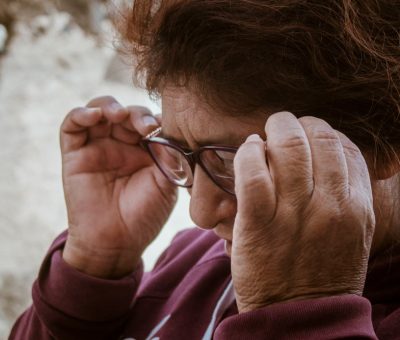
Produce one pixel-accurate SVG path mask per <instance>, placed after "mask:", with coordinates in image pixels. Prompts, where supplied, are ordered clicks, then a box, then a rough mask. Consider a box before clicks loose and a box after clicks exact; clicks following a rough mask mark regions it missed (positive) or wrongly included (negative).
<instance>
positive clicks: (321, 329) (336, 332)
mask: <svg viewBox="0 0 400 340" xmlns="http://www.w3.org/2000/svg"><path fill="white" fill-rule="evenodd" d="M214 339H215V340H227V339H229V340H234V339H241V340H247V339H249V340H250V339H251V340H257V339H296V340H303V339H304V340H305V339H307V340H309V339H377V336H376V335H375V332H374V328H373V324H372V317H371V305H370V302H369V301H368V300H367V299H365V298H363V297H360V296H357V295H341V296H332V297H324V298H316V299H309V300H302V301H290V302H283V303H277V304H272V305H270V306H267V307H264V308H260V309H257V310H254V311H250V312H245V313H241V314H237V315H234V316H231V317H228V318H226V319H224V320H223V321H222V322H221V323H220V324H219V325H218V327H217V328H216V330H215V333H214Z"/></svg>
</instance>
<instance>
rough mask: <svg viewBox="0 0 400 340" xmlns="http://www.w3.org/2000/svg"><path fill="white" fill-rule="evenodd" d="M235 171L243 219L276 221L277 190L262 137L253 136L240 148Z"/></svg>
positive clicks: (238, 199)
mask: <svg viewBox="0 0 400 340" xmlns="http://www.w3.org/2000/svg"><path fill="white" fill-rule="evenodd" d="M234 170H235V192H236V198H237V202H238V214H239V215H240V217H241V218H242V219H243V218H246V219H247V218H251V219H253V218H257V216H259V217H260V218H262V220H264V221H269V220H270V219H272V217H273V214H274V211H275V206H276V198H275V190H274V185H273V182H272V178H271V174H270V171H269V168H268V165H267V159H266V144H265V142H264V141H263V140H262V139H261V138H260V136H258V135H250V136H249V137H248V138H247V140H246V142H245V143H244V144H242V145H241V146H240V148H239V150H238V152H237V153H236V156H235V159H234ZM261 215H262V216H261ZM251 224H252V223H251V222H250V225H251Z"/></svg>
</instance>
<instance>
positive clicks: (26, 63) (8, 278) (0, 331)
mask: <svg viewBox="0 0 400 340" xmlns="http://www.w3.org/2000/svg"><path fill="white" fill-rule="evenodd" d="M118 5H119V4H118V3H116V0H113V1H112V3H111V1H107V0H0V339H6V338H7V336H8V334H9V331H10V328H11V326H12V324H13V323H14V322H15V320H16V318H17V317H18V315H20V314H21V313H22V312H23V311H24V310H25V309H26V308H27V307H28V306H29V305H30V303H31V285H32V283H33V281H34V279H35V277H36V275H37V272H38V270H39V266H40V263H41V260H42V258H43V256H44V255H45V253H46V250H47V249H48V247H49V245H50V243H51V242H52V240H53V239H54V238H55V237H56V236H57V235H58V234H59V233H61V232H62V231H63V230H64V229H65V228H66V227H67V220H66V209H65V203H64V197H63V191H62V182H61V157H60V152H59V139H58V133H59V126H60V124H61V122H62V120H63V118H64V116H65V115H66V114H67V113H68V111H69V110H70V109H72V108H73V107H76V106H83V105H85V104H86V103H87V102H88V101H89V99H91V98H93V97H96V96H101V95H112V96H114V97H115V98H117V100H119V101H120V102H121V103H122V104H124V105H129V104H140V105H146V106H148V107H150V108H151V109H152V110H153V112H155V113H157V112H160V105H159V103H157V102H154V101H151V100H150V99H149V97H148V96H147V93H146V92H144V91H143V90H140V89H137V88H135V87H134V86H133V84H132V81H131V78H132V76H131V75H132V70H131V67H130V66H129V65H126V64H124V63H123V62H122V61H121V59H120V58H119V57H118V55H117V54H116V52H115V50H114V47H113V42H114V38H115V33H114V31H113V27H112V25H111V23H110V20H109V15H108V14H109V11H110V8H115V6H118ZM110 6H111V7H110ZM188 204H189V198H188V194H187V193H186V192H185V191H183V190H182V191H180V196H179V200H178V204H177V207H176V208H175V210H174V212H173V214H172V216H171V217H170V219H169V221H168V223H167V225H166V227H165V228H164V229H163V231H162V232H161V234H160V235H159V237H158V238H157V240H156V241H155V242H154V243H153V244H152V245H151V246H150V247H149V248H148V249H147V250H146V252H145V254H144V262H145V268H146V270H150V269H151V268H152V266H153V264H154V262H155V260H156V258H157V257H158V255H159V254H160V253H161V252H162V251H163V250H164V249H165V247H166V246H167V245H168V244H169V242H170V240H171V239H172V237H173V236H174V235H175V233H176V232H177V231H178V230H180V229H182V228H185V227H188V226H191V225H192V222H191V220H190V217H189V213H188Z"/></svg>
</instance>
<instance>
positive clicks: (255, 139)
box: [246, 134, 262, 142]
mask: <svg viewBox="0 0 400 340" xmlns="http://www.w3.org/2000/svg"><path fill="white" fill-rule="evenodd" d="M261 140H262V139H261V137H260V136H259V135H257V134H253V135H250V136H249V137H247V139H246V142H259V141H261Z"/></svg>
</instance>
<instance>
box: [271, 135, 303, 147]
mask: <svg viewBox="0 0 400 340" xmlns="http://www.w3.org/2000/svg"><path fill="white" fill-rule="evenodd" d="M306 145H307V138H306V137H305V136H304V135H303V134H300V133H294V134H292V135H290V136H288V137H287V138H282V139H279V140H274V141H273V140H272V141H270V142H269V146H271V147H272V148H273V147H275V148H279V149H298V148H301V149H303V148H304V147H305V146H306Z"/></svg>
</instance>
